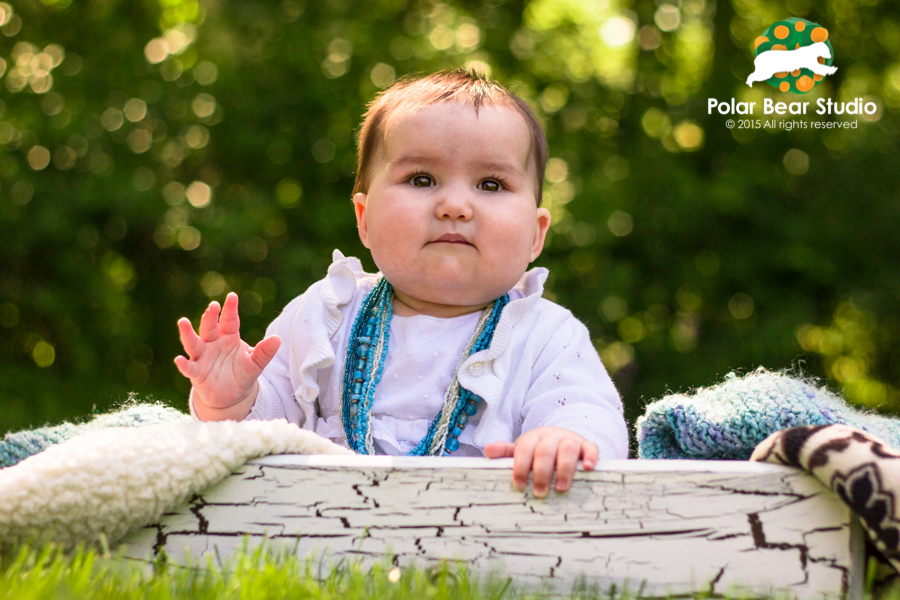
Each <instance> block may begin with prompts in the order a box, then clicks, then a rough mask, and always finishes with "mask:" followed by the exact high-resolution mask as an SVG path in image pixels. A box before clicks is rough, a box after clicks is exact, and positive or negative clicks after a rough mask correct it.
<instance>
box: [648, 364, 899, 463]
mask: <svg viewBox="0 0 900 600" xmlns="http://www.w3.org/2000/svg"><path fill="white" fill-rule="evenodd" d="M831 424H846V425H851V426H853V427H856V428H858V429H861V430H863V431H867V432H870V433H872V434H873V435H875V436H877V437H879V438H881V439H882V440H884V441H885V442H887V443H888V444H889V445H891V446H893V447H895V448H900V421H898V420H897V419H894V418H891V417H882V416H879V415H875V414H868V413H864V412H861V411H859V410H857V409H854V408H852V407H851V406H850V405H848V404H847V403H846V402H845V401H844V400H843V399H841V398H840V397H838V396H837V395H835V394H833V393H832V392H830V391H828V390H827V389H825V388H824V387H818V386H816V385H814V384H812V383H810V382H808V381H805V380H803V379H799V378H796V377H791V376H789V375H786V374H784V373H773V372H770V371H767V370H765V369H762V368H760V369H758V370H756V371H754V372H752V373H748V374H747V375H744V376H743V377H739V376H737V375H735V374H734V373H729V374H728V375H726V377H725V381H723V382H722V383H719V384H717V385H714V386H712V387H708V388H700V389H698V390H697V391H696V392H695V393H694V394H692V395H682V394H673V395H669V396H665V397H664V398H662V399H660V400H657V401H655V402H652V403H650V404H648V405H647V407H646V411H645V413H644V416H642V417H640V418H639V419H638V421H637V438H638V456H639V457H640V458H694V459H736V460H746V459H748V458H750V455H751V453H752V452H753V449H754V448H755V447H756V446H757V444H759V443H760V442H762V441H763V440H764V439H766V437H768V436H769V435H770V434H772V433H775V432H776V431H780V430H782V429H788V428H790V427H798V426H804V425H831Z"/></svg>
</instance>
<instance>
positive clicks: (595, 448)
mask: <svg viewBox="0 0 900 600" xmlns="http://www.w3.org/2000/svg"><path fill="white" fill-rule="evenodd" d="M358 150H359V168H358V170H357V176H356V185H355V187H354V195H353V204H354V207H355V210H356V221H357V225H358V229H359V236H360V239H361V240H362V243H363V244H364V245H365V246H366V248H368V249H369V250H370V251H371V253H372V258H373V260H374V261H375V264H376V265H377V266H378V269H379V271H380V272H379V273H377V274H374V275H372V274H369V273H365V272H364V271H363V270H362V266H361V264H360V262H359V261H358V260H357V259H355V258H345V257H344V256H343V255H342V254H341V253H340V252H339V251H337V250H335V252H334V262H333V263H332V264H331V266H330V267H329V268H328V274H327V275H326V277H325V278H324V279H322V280H321V281H319V282H317V283H315V284H313V285H312V286H310V288H309V289H308V290H307V291H306V292H305V293H304V294H303V295H302V296H300V297H298V298H295V299H294V300H293V301H292V302H291V303H290V304H288V306H287V307H286V308H285V309H284V311H283V312H282V313H281V315H280V316H279V317H277V318H276V319H275V321H273V322H272V324H271V325H270V326H269V328H268V330H267V332H266V336H267V337H266V338H265V339H263V340H262V341H261V342H259V343H258V344H257V345H256V346H255V347H250V346H249V345H248V344H247V343H246V342H244V341H242V340H241V338H240V333H239V318H238V298H237V295H235V294H233V293H232V294H229V295H228V297H227V298H226V299H225V304H224V306H222V307H221V315H220V306H219V304H218V303H217V302H212V303H210V305H209V308H207V310H206V312H205V313H204V314H203V316H202V318H201V320H200V327H199V335H198V333H197V332H195V331H194V329H193V327H192V325H191V323H190V321H189V320H188V319H186V318H182V319H180V320H179V321H178V328H179V331H180V334H181V341H182V343H183V345H184V349H185V351H186V353H187V355H188V357H189V358H185V357H183V356H179V357H177V358H176V359H175V364H176V365H177V367H178V369H179V370H180V371H181V373H182V374H183V375H184V376H185V377H188V378H189V379H190V380H191V383H192V384H193V389H192V391H191V398H190V404H191V411H192V413H193V414H194V415H195V416H196V417H198V418H200V419H202V420H209V421H214V420H225V419H234V420H242V419H281V418H286V419H287V420H288V421H290V422H293V423H296V424H297V425H299V426H301V427H304V428H306V429H310V430H313V431H315V432H316V433H318V434H320V435H322V436H324V437H326V438H329V439H331V440H333V441H335V442H337V443H341V444H344V445H348V446H349V447H350V448H351V449H353V450H355V451H357V452H359V453H362V454H393V455H401V454H411V455H434V456H444V455H448V454H452V455H453V456H487V457H489V458H500V457H513V458H514V460H513V465H514V466H513V484H514V485H515V486H516V488H518V489H524V488H525V487H526V486H527V483H528V478H529V474H530V473H531V472H533V491H534V495H535V496H537V497H544V496H546V495H547V494H548V493H549V489H550V486H551V481H552V478H553V474H554V471H555V472H556V490H557V491H559V492H565V491H567V490H568V489H569V487H570V485H571V481H572V477H573V475H574V472H575V470H576V466H577V462H578V460H579V459H581V460H582V462H583V465H584V468H585V469H587V470H590V469H593V468H594V466H595V465H596V464H597V461H598V460H599V459H601V458H603V459H611V458H625V457H626V456H627V453H628V433H627V429H626V426H625V420H624V418H623V415H622V403H621V401H620V399H619V395H618V393H617V391H616V389H615V387H614V386H613V384H612V381H611V380H610V378H609V375H608V374H607V373H606V370H605V369H604V368H603V364H602V363H601V362H600V358H599V356H598V355H597V352H596V350H595V349H594V347H593V346H592V344H591V339H590V336H589V334H588V330H587V328H586V327H585V326H584V325H583V324H582V323H581V322H580V321H578V320H577V319H576V318H575V317H573V316H572V314H571V313H570V312H569V311H568V310H566V309H564V308H562V307H561V306H559V305H557V304H554V303H553V302H550V301H548V300H545V299H543V298H542V297H541V294H542V292H543V285H544V282H545V281H546V279H547V275H548V272H547V270H546V269H544V268H534V269H531V270H529V271H527V272H526V269H527V267H528V265H529V263H531V262H532V261H534V260H535V259H536V258H537V257H538V256H539V255H540V253H541V250H542V249H543V245H544V238H545V236H546V234H547V229H548V228H549V226H550V213H549V212H548V211H547V209H545V208H541V207H540V204H541V188H542V185H543V173H544V167H545V164H546V162H547V142H546V138H545V137H544V132H543V130H542V128H541V126H540V124H539V123H538V121H537V119H536V117H535V116H534V114H533V113H532V112H531V110H530V109H529V108H528V106H527V105H526V104H525V103H524V102H523V101H522V100H521V99H520V98H518V97H517V96H515V95H514V94H512V93H511V92H509V91H508V90H506V89H505V88H504V87H502V86H500V85H499V84H497V83H495V82H492V81H489V80H487V79H485V78H483V77H481V76H479V75H475V74H471V73H468V72H465V71H462V70H458V71H452V72H439V73H435V74H433V75H429V76H427V77H423V78H420V79H410V80H405V81H401V82H399V83H396V84H395V85H393V86H392V87H391V88H389V89H388V90H386V91H385V92H383V93H382V94H381V95H380V96H379V97H378V98H376V99H375V100H374V101H373V103H372V104H371V105H370V106H369V109H368V111H367V113H366V116H365V119H364V121H363V125H362V129H361V131H360V136H359V145H358Z"/></svg>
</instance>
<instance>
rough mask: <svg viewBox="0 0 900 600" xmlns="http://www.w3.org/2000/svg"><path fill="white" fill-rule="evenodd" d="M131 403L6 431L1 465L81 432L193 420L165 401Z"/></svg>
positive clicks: (2, 466) (19, 459)
mask: <svg viewBox="0 0 900 600" xmlns="http://www.w3.org/2000/svg"><path fill="white" fill-rule="evenodd" d="M135 401H136V400H135V399H134V398H130V399H129V404H127V405H126V406H125V407H124V408H122V409H121V410H120V411H119V412H114V413H109V414H103V415H97V416H95V417H94V418H93V419H92V420H90V421H87V422H84V423H62V424H61V425H53V426H47V427H40V428H38V429H30V430H27V431H18V432H15V433H7V434H6V435H5V436H4V437H3V441H2V442H0V469H2V468H5V467H11V466H13V465H14V464H16V463H18V462H21V461H23V460H25V459H26V458H28V457H29V456H31V455H33V454H37V453H38V452H43V451H44V450H46V449H47V448H49V447H50V446H53V445H56V444H59V443H62V442H64V441H66V440H68V439H69V438H72V437H75V436H76V435H82V434H84V433H89V432H91V431H97V430H99V429H107V428H110V427H135V426H139V425H152V424H156V423H170V422H173V421H185V420H187V421H190V419H191V417H190V416H188V415H186V414H184V413H182V412H179V411H177V410H175V409H174V408H171V407H169V406H164V405H162V404H133V403H134V402H135Z"/></svg>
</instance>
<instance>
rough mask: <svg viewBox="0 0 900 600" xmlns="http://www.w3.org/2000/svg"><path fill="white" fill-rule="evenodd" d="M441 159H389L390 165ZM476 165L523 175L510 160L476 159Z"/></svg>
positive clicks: (436, 161) (400, 165)
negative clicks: (483, 160)
mask: <svg viewBox="0 0 900 600" xmlns="http://www.w3.org/2000/svg"><path fill="white" fill-rule="evenodd" d="M440 162H441V160H440V159H439V158H433V157H430V156H401V157H400V158H398V159H397V160H395V161H391V166H392V167H403V166H406V165H411V164H415V165H426V166H428V165H434V164H439V163H440ZM477 165H478V166H480V167H483V168H485V169H490V170H492V171H502V172H504V173H514V174H517V175H523V173H522V169H520V168H518V167H517V166H516V165H514V164H513V163H510V162H505V161H501V162H495V161H486V162H482V161H477Z"/></svg>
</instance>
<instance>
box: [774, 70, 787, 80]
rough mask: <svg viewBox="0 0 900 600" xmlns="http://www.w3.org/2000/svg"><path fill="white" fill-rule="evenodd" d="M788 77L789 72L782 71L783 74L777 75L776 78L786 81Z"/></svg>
mask: <svg viewBox="0 0 900 600" xmlns="http://www.w3.org/2000/svg"><path fill="white" fill-rule="evenodd" d="M787 76H788V74H787V71H782V72H781V73H775V77H777V78H778V79H784V78H785V77H787Z"/></svg>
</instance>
